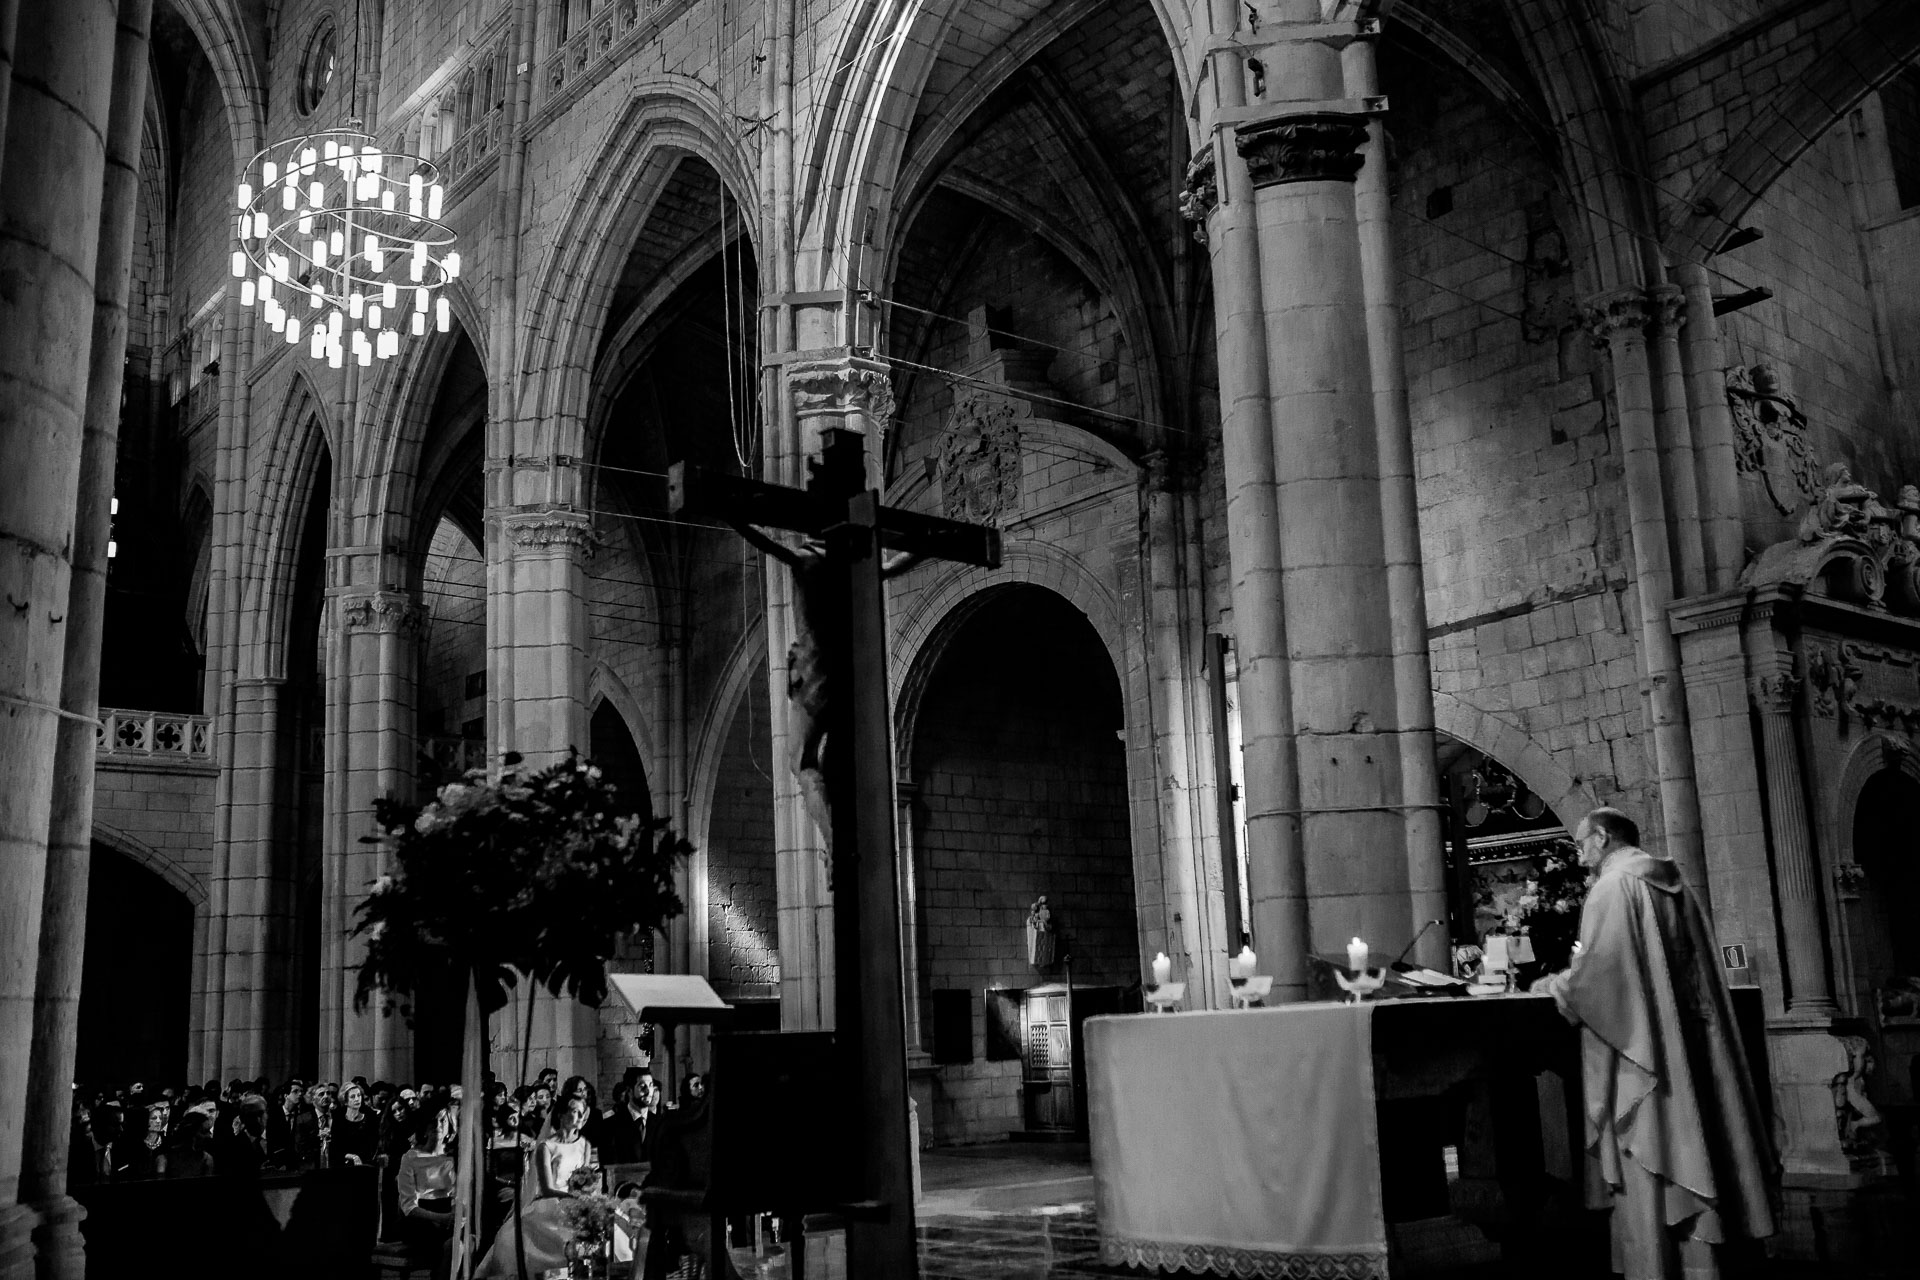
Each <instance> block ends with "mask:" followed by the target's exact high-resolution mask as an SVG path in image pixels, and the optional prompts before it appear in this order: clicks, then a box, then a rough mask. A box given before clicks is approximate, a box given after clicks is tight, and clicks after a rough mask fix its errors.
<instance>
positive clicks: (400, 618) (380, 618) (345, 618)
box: [340, 589, 427, 635]
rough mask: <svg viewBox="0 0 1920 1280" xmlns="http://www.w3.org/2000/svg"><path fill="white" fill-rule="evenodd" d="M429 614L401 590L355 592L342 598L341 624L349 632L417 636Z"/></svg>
mask: <svg viewBox="0 0 1920 1280" xmlns="http://www.w3.org/2000/svg"><path fill="white" fill-rule="evenodd" d="M426 616H427V611H426V610H425V609H424V608H423V607H422V606H421V605H420V604H419V602H418V601H415V600H414V599H412V598H411V597H409V596H407V595H405V594H404V593H402V592H399V591H388V590H385V589H381V590H377V591H354V592H349V593H347V594H345V595H342V596H341V597H340V625H341V628H342V629H343V630H346V631H375V632H398V633H400V634H402V635H417V634H419V631H420V628H421V626H422V625H423V624H424V623H425V622H426Z"/></svg>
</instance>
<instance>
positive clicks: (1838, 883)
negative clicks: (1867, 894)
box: [1833, 862, 1867, 900]
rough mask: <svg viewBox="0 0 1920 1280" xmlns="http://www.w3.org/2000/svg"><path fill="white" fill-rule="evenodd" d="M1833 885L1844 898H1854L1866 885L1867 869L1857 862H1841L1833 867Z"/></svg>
mask: <svg viewBox="0 0 1920 1280" xmlns="http://www.w3.org/2000/svg"><path fill="white" fill-rule="evenodd" d="M1833 886H1834V888H1836V889H1838V890H1839V891H1840V896H1841V897H1843V898H1846V899H1849V900H1851V899H1856V898H1858V897H1859V896H1860V891H1861V890H1862V889H1864V888H1866V887H1867V869H1866V868H1865V867H1863V866H1861V865H1860V864H1859V863H1857V862H1843V863H1841V864H1840V865H1839V866H1837V867H1835V868H1834V869H1833Z"/></svg>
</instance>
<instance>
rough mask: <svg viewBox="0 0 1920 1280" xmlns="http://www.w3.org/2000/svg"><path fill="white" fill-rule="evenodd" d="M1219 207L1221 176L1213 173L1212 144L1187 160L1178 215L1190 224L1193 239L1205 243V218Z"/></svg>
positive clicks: (1215, 172)
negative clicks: (1185, 178) (1191, 225)
mask: <svg viewBox="0 0 1920 1280" xmlns="http://www.w3.org/2000/svg"><path fill="white" fill-rule="evenodd" d="M1219 204H1220V175H1219V173H1218V172H1217V171H1216V169H1215V166H1214V159H1213V147H1212V146H1211V145H1209V146H1204V147H1202V148H1200V150H1199V151H1197V152H1195V153H1194V157H1193V159H1191V160H1189V161H1187V180H1186V183H1185V184H1184V185H1183V186H1182V187H1181V188H1180V216H1181V217H1183V218H1185V219H1186V220H1187V221H1188V222H1191V223H1192V224H1193V238H1194V239H1195V240H1196V241H1198V242H1199V243H1200V244H1205V243H1206V242H1207V218H1208V217H1209V216H1210V215H1211V214H1212V213H1213V211H1214V209H1215V208H1216V207H1218V205H1219Z"/></svg>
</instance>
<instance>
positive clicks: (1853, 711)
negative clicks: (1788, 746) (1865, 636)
mask: <svg viewBox="0 0 1920 1280" xmlns="http://www.w3.org/2000/svg"><path fill="white" fill-rule="evenodd" d="M1806 666H1807V684H1808V687H1809V689H1810V690H1811V695H1812V696H1811V697H1810V698H1809V700H1808V701H1809V704H1810V706H1811V708H1812V711H1813V714H1814V715H1816V716H1819V717H1821V718H1822V719H1827V720H1831V719H1834V718H1835V717H1838V716H1844V717H1846V718H1847V719H1849V720H1857V721H1859V722H1860V723H1861V724H1862V725H1864V726H1865V727H1867V728H1874V727H1879V728H1884V729H1893V730H1904V731H1906V732H1909V733H1912V732H1920V655H1916V654H1914V653H1912V652H1910V651H1907V650H1903V649H1894V648H1888V647H1887V646H1885V645H1877V644H1866V643H1863V642H1861V641H1858V640H1843V641H1841V642H1840V643H1838V644H1833V645H1828V644H1810V645H1808V646H1807V658H1806Z"/></svg>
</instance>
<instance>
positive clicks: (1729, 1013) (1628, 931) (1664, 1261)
mask: <svg viewBox="0 0 1920 1280" xmlns="http://www.w3.org/2000/svg"><path fill="white" fill-rule="evenodd" d="M1718 959H1719V953H1718V951H1717V949H1716V948H1715V946H1714V942H1713V935H1712V933H1711V932H1710V931H1709V929H1708V927H1707V922H1706V919H1705V917H1704V916H1703V915H1702V914H1701V911H1700V908H1699V905H1698V904H1697V903H1696V902H1695V901H1694V898H1693V895H1692V894H1691V893H1689V892H1688V891H1687V888H1686V886H1685V884H1684V883H1683V882H1682V881H1681V878H1680V872H1679V869H1678V868H1677V867H1676V866H1675V865H1674V863H1673V860H1672V859H1671V858H1665V857H1656V856H1654V855H1652V854H1649V853H1647V852H1645V851H1644V850H1641V849H1634V848H1622V849H1617V850H1615V851H1613V852H1612V853H1611V854H1609V855H1608V856H1607V858H1606V860H1605V861H1604V862H1603V863H1602V864H1601V866H1600V874H1599V877H1598V879H1596V880H1595V881H1594V884H1593V887H1592V888H1591V889H1590V890H1589V891H1588V893H1587V901H1586V906H1585V908H1584V909H1583V910H1582V912H1581V915H1580V952H1579V954H1578V955H1576V956H1575V958H1574V961H1573V965H1572V967H1571V968H1569V969H1568V970H1566V971H1565V972H1564V973H1559V974H1555V975H1554V976H1553V977H1552V978H1551V979H1550V980H1549V981H1548V983H1547V984H1546V986H1547V990H1548V991H1550V992H1551V993H1552V995H1553V997H1554V999H1555V1000H1556V1001H1557V1002H1558V1003H1559V1006H1560V1011H1561V1012H1562V1013H1563V1014H1565V1015H1566V1017H1567V1018H1568V1020H1569V1021H1572V1022H1574V1023H1577V1024H1578V1025H1579V1026H1580V1028H1581V1034H1580V1051H1581V1052H1580V1057H1581V1074H1582V1084H1583V1087H1584V1089H1585V1094H1586V1126H1585V1128H1586V1135H1585V1136H1586V1148H1587V1153H1588V1156H1589V1160H1588V1166H1587V1203H1588V1205H1589V1206H1590V1207H1592V1208H1596V1209H1609V1208H1610V1209H1612V1210H1613V1215H1612V1219H1613V1220H1612V1234H1613V1259H1614V1270H1616V1271H1621V1272H1624V1273H1625V1275H1626V1276H1627V1277H1628V1280H1656V1278H1664V1277H1668V1276H1677V1275H1680V1274H1681V1257H1682V1255H1683V1254H1684V1255H1685V1256H1686V1258H1687V1259H1688V1262H1687V1265H1686V1273H1687V1274H1689V1275H1693V1274H1696V1273H1700V1274H1710V1273H1711V1270H1712V1263H1711V1261H1710V1250H1708V1249H1707V1248H1706V1246H1707V1245H1711V1244H1720V1243H1724V1242H1725V1241H1727V1240H1731V1239H1756V1238H1759V1237H1762V1236H1766V1235H1771V1234H1772V1232H1773V1215H1772V1211H1771V1208H1770V1206H1769V1201H1768V1197H1767V1183H1766V1174H1765V1170H1766V1169H1767V1168H1768V1167H1770V1165H1771V1157H1770V1155H1769V1154H1768V1151H1767V1147H1766V1139H1765V1137H1764V1130H1763V1128H1762V1123H1763V1121H1762V1118H1761V1112H1760V1108H1759V1104H1758V1101H1757V1099H1756V1097H1755V1094H1754V1089H1753V1077H1752V1075H1751V1074H1750V1073H1749V1072H1748V1070H1747V1060H1746V1054H1745V1052H1744V1051H1743V1050H1742V1048H1741V1045H1740V1041H1739V1038H1738V1034H1737V1032H1736V1029H1735V1024H1734V1020H1733V1006H1732V1001H1731V999H1730V998H1729V996H1728V994H1727V988H1726V983H1725V980H1724V979H1723V978H1722V976H1721V973H1720V966H1719V964H1718ZM1680 1242H1688V1243H1687V1244H1686V1245H1685V1247H1684V1248H1682V1247H1681V1243H1680ZM1696 1260H1700V1261H1699V1262H1698V1263H1697V1265H1696Z"/></svg>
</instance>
